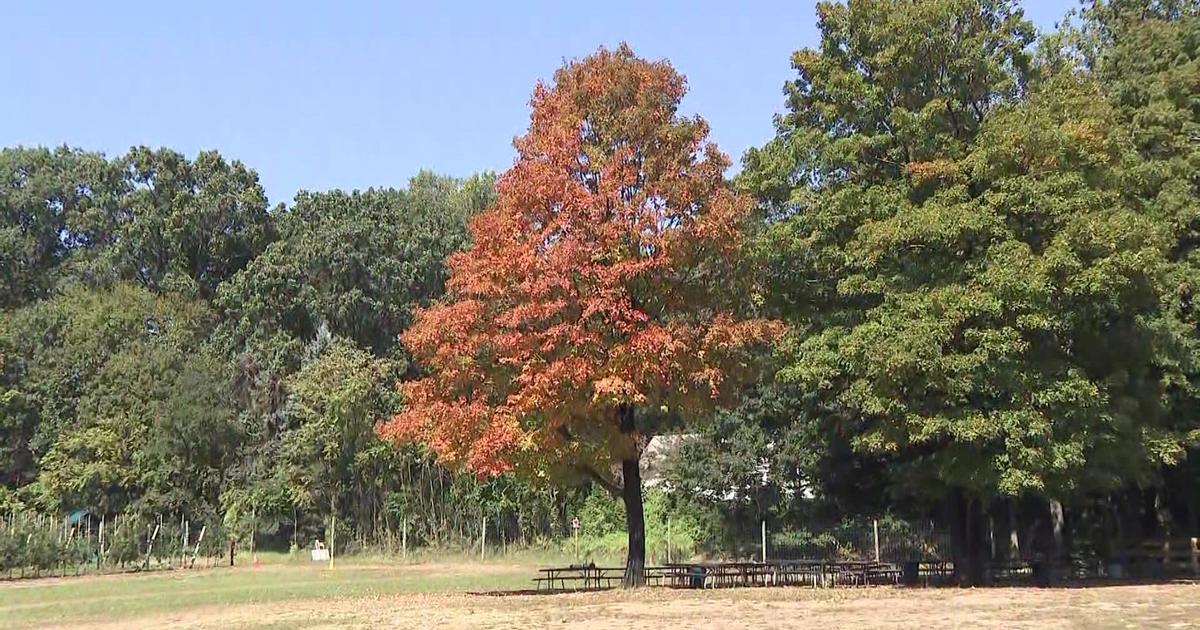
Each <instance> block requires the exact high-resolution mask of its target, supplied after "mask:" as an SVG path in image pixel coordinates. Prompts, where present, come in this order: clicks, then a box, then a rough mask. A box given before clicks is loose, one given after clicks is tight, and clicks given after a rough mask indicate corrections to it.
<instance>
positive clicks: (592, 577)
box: [534, 560, 952, 590]
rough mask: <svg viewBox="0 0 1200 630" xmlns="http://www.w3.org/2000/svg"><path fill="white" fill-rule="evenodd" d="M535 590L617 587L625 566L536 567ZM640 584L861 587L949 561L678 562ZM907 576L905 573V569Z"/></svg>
mask: <svg viewBox="0 0 1200 630" xmlns="http://www.w3.org/2000/svg"><path fill="white" fill-rule="evenodd" d="M539 572H540V573H541V575H540V576H539V577H537V578H534V581H535V582H536V583H537V587H538V589H539V590H540V589H542V588H547V589H549V590H555V589H560V590H588V589H600V588H609V587H614V586H618V585H620V584H621V582H622V580H623V579H624V577H625V567H597V566H595V565H591V564H589V565H571V566H567V567H555V568H546V569H539ZM645 572H646V583H647V584H651V585H656V586H670V587H676V588H725V587H739V586H813V587H831V586H866V585H870V584H898V583H901V582H902V581H909V582H917V581H922V579H923V581H924V582H925V583H929V582H930V581H938V580H941V579H945V578H947V577H949V575H950V574H951V573H952V565H951V564H950V563H949V562H944V561H938V560H927V561H919V562H911V563H904V564H903V565H897V564H893V563H886V562H874V561H868V560H778V561H770V562H681V563H671V564H664V565H660V566H650V567H646V569H645ZM906 572H907V573H909V574H910V575H905V573H906Z"/></svg>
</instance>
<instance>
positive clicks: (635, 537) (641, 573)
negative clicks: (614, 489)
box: [621, 458, 646, 588]
mask: <svg viewBox="0 0 1200 630" xmlns="http://www.w3.org/2000/svg"><path fill="white" fill-rule="evenodd" d="M621 472H622V473H623V476H624V481H625V483H624V485H623V487H622V489H621V496H622V498H623V499H624V500H625V526H626V529H627V531H628V532H629V552H628V554H627V556H626V558H625V581H624V586H625V588H631V587H636V586H642V585H644V584H645V583H646V519H645V516H644V514H643V513H642V473H641V470H640V469H639V468H638V460H637V459H636V458H629V459H625V460H622V461H621Z"/></svg>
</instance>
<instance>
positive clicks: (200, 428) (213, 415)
mask: <svg viewBox="0 0 1200 630" xmlns="http://www.w3.org/2000/svg"><path fill="white" fill-rule="evenodd" d="M0 177H2V178H3V179H2V181H0V215H2V217H3V226H2V228H0V283H2V284H3V287H4V290H3V292H2V293H0V295H2V297H0V303H2V305H3V308H4V313H3V317H2V319H0V431H2V433H3V436H4V438H3V440H2V442H0V482H2V484H3V485H2V486H0V512H2V513H5V514H9V513H11V512H14V511H18V510H28V511H32V512H37V513H43V514H63V513H66V512H73V511H77V510H88V511H90V512H91V513H92V514H93V515H94V516H95V518H96V519H99V518H101V517H108V518H109V519H111V518H112V517H114V516H116V515H120V514H126V513H128V514H129V515H130V516H131V517H133V518H135V519H137V518H140V519H142V521H143V522H158V520H159V518H160V517H161V516H162V515H167V519H166V520H167V522H177V521H178V520H179V518H180V516H181V515H182V516H184V517H186V518H187V519H188V520H190V521H191V522H194V523H196V524H197V525H196V527H197V530H198V528H199V526H200V524H201V523H207V524H209V525H210V527H213V528H216V527H221V528H223V531H226V532H227V533H228V535H230V536H232V537H234V538H240V539H242V540H243V541H245V540H246V539H247V537H248V536H249V533H250V531H251V529H254V530H256V531H257V532H258V533H259V535H260V536H262V537H264V538H265V539H267V542H269V540H270V539H272V538H273V539H275V540H276V542H277V543H279V544H284V545H286V544H287V542H288V541H299V542H300V543H301V544H303V543H304V542H305V541H306V539H307V540H308V541H311V538H312V537H315V536H323V535H324V531H325V529H326V528H327V527H328V526H329V524H330V520H329V519H330V517H331V515H334V514H336V515H337V516H336V518H338V519H339V520H341V521H344V522H343V523H342V531H343V533H344V534H343V535H344V536H346V538H347V542H349V541H353V540H355V539H359V540H362V541H366V540H367V539H368V538H370V539H374V538H378V537H380V536H384V535H391V533H392V532H395V533H396V534H395V535H397V536H399V531H400V528H401V526H402V522H401V521H407V528H408V530H409V536H411V540H412V542H413V544H420V543H422V542H438V541H446V540H452V539H454V538H456V537H458V536H459V535H462V534H464V532H466V530H467V528H468V527H470V528H472V531H471V534H470V536H471V537H475V536H477V535H478V533H477V532H476V531H474V530H475V529H477V528H478V524H479V522H480V515H481V514H483V513H485V511H487V510H489V509H495V510H496V511H497V512H499V511H501V510H499V509H498V508H497V506H517V507H516V508H514V509H511V510H508V511H507V512H506V516H507V517H508V518H509V519H510V520H511V521H512V522H511V523H508V529H509V532H508V533H509V535H511V536H513V537H514V538H515V537H518V536H525V535H528V536H533V535H535V533H538V534H540V533H543V532H547V531H549V529H548V528H549V527H550V525H549V524H548V523H549V522H550V521H551V520H553V522H555V523H557V522H558V521H559V520H561V518H562V517H561V515H560V514H558V513H557V512H556V511H555V509H556V505H558V504H559V503H561V500H560V499H558V496H559V495H558V494H557V493H555V492H553V491H552V490H550V489H545V488H544V489H534V488H531V487H528V486H527V485H521V484H516V483H514V482H513V481H512V480H509V479H497V480H491V481H481V480H478V479H476V478H474V477H470V476H463V475H456V474H452V473H451V472H450V471H448V470H446V469H445V468H443V467H440V466H437V465H436V464H434V462H433V461H432V459H431V458H430V457H427V456H426V455H424V454H423V453H422V452H420V451H419V450H418V449H416V448H399V447H396V446H393V445H391V444H388V443H385V442H383V441H381V440H379V439H378V438H377V437H376V436H375V433H374V430H373V429H374V424H375V422H376V421H377V420H379V419H381V418H384V417H386V416H387V415H388V414H389V413H392V412H393V411H394V410H395V407H396V404H397V402H398V401H397V400H396V397H395V395H394V393H393V384H394V383H395V382H396V381H397V380H399V379H402V378H404V377H405V375H406V374H408V373H410V372H411V371H412V370H413V369H414V368H413V366H411V365H410V364H409V363H408V361H407V360H406V356H405V353H404V351H403V349H402V348H400V347H399V346H398V344H397V335H398V333H399V332H400V331H401V330H402V329H403V328H404V327H405V326H406V325H407V323H408V318H409V311H410V308H411V307H412V305H415V304H422V303H427V302H428V301H430V300H432V299H435V298H436V297H437V296H438V295H439V294H440V292H441V290H442V283H443V280H444V278H443V276H444V272H443V262H442V261H443V260H444V259H445V257H446V256H447V255H448V254H449V253H451V252H453V251H456V250H457V249H459V248H461V247H462V245H463V244H464V242H465V240H466V238H467V232H466V222H467V220H468V219H469V218H470V217H471V216H472V215H473V214H474V213H475V212H477V211H478V210H479V209H480V208H482V207H484V206H485V205H486V204H487V203H489V200H490V199H491V198H492V196H493V192H492V180H493V177H492V176H491V175H490V174H481V175H478V176H474V177H471V178H468V179H465V180H458V179H454V178H449V177H441V176H436V175H433V174H430V173H421V174H418V175H417V176H416V177H414V178H413V179H412V180H411V181H410V182H409V185H408V187H407V188H404V189H371V190H368V191H365V192H355V193H350V194H347V193H343V192H341V191H331V192H301V193H299V194H298V195H297V196H296V198H295V201H294V203H293V204H292V205H290V206H283V205H279V206H276V207H274V208H271V207H269V206H268V202H267V199H266V197H265V195H264V193H263V190H262V188H261V186H260V185H259V183H258V177H257V175H256V174H255V172H254V171H253V170H251V169H249V168H247V167H246V166H244V165H243V164H241V163H239V162H236V161H234V162H230V161H227V160H225V159H224V158H222V157H221V156H220V155H219V154H217V153H215V152H204V153H201V154H199V155H198V156H196V157H195V158H194V159H187V158H185V157H184V156H182V155H180V154H178V153H176V152H173V151H170V150H166V149H162V150H151V149H147V148H144V147H139V148H135V149H133V150H131V151H130V152H129V153H128V154H126V155H124V156H120V157H117V158H114V159H107V158H105V157H104V156H102V155H100V154H97V153H91V152H85V151H78V150H71V149H66V148H63V149H57V150H49V149H42V148H13V149H5V150H3V151H2V152H0ZM556 502H557V503H556ZM260 544H262V542H260Z"/></svg>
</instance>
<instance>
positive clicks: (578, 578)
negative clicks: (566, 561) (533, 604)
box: [534, 565, 625, 590]
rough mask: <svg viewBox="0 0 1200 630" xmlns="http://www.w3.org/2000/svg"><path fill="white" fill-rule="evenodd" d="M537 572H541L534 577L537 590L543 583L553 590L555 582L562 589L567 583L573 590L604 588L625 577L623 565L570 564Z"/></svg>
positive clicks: (566, 586) (564, 588)
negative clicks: (540, 574) (538, 575)
mask: <svg viewBox="0 0 1200 630" xmlns="http://www.w3.org/2000/svg"><path fill="white" fill-rule="evenodd" d="M538 572H539V573H542V574H543V575H542V576H540V577H536V578H534V582H535V583H536V584H537V588H538V590H541V588H542V585H543V584H544V585H545V586H546V587H547V588H548V589H549V590H554V586H555V584H558V586H559V587H560V588H562V589H563V590H566V589H567V588H568V584H570V585H571V586H570V588H572V589H574V590H579V589H585V590H586V589H589V588H604V587H607V586H612V585H613V582H619V581H620V580H623V579H624V578H625V567H597V566H594V565H571V566H566V567H550V568H546V569H538Z"/></svg>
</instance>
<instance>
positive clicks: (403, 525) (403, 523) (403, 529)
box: [400, 518, 408, 560]
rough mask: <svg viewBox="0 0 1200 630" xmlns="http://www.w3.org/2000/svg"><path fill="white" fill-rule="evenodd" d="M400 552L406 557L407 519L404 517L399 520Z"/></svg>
mask: <svg viewBox="0 0 1200 630" xmlns="http://www.w3.org/2000/svg"><path fill="white" fill-rule="evenodd" d="M400 554H401V556H402V557H403V558H404V559H406V560H407V559H408V519H407V518H405V519H404V520H403V521H401V522H400Z"/></svg>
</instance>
